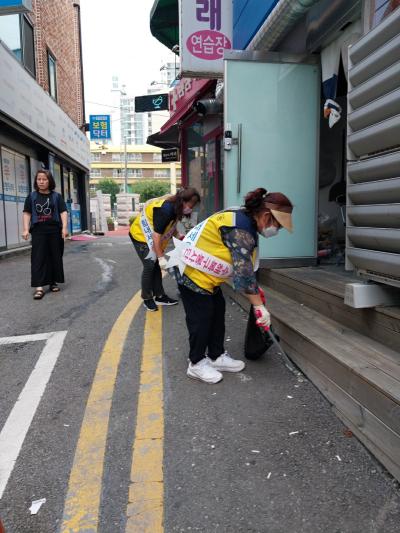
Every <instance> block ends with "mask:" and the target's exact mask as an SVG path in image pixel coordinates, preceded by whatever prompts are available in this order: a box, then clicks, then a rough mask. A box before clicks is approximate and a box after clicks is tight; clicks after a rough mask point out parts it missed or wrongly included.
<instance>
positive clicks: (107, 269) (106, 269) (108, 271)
mask: <svg viewBox="0 0 400 533" xmlns="http://www.w3.org/2000/svg"><path fill="white" fill-rule="evenodd" d="M94 260H95V261H96V262H97V263H99V265H100V266H101V268H102V269H103V273H102V275H101V280H102V282H103V283H104V284H107V283H110V281H111V280H112V273H113V267H112V266H111V265H109V264H108V263H107V262H106V261H104V259H100V257H95V258H94Z"/></svg>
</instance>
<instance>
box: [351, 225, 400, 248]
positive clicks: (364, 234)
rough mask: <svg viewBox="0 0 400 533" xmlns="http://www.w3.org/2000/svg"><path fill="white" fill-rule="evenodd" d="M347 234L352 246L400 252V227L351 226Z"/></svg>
mask: <svg viewBox="0 0 400 533" xmlns="http://www.w3.org/2000/svg"><path fill="white" fill-rule="evenodd" d="M347 235H348V238H349V244H350V245H351V246H352V247H355V248H364V249H367V250H380V251H382V252H393V253H396V254H400V229H387V228H356V227H350V228H349V229H348V231H347Z"/></svg>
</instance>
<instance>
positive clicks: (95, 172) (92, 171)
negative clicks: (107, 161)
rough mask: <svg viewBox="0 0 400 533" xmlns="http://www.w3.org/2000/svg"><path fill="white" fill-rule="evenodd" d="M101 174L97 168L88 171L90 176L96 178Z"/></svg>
mask: <svg viewBox="0 0 400 533" xmlns="http://www.w3.org/2000/svg"><path fill="white" fill-rule="evenodd" d="M99 176H101V170H100V169H99V168H92V169H91V171H90V177H91V178H98V177H99Z"/></svg>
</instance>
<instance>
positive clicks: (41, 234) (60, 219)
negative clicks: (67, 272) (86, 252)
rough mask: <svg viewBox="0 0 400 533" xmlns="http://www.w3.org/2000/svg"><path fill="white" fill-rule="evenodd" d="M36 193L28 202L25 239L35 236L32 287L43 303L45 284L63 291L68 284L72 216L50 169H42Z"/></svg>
mask: <svg viewBox="0 0 400 533" xmlns="http://www.w3.org/2000/svg"><path fill="white" fill-rule="evenodd" d="M33 187H34V189H35V190H34V191H32V192H31V193H30V194H29V196H28V197H27V198H26V200H25V205H24V214H23V228H24V230H23V233H22V237H23V238H24V239H25V240H26V241H27V240H28V239H29V233H31V235H32V251H31V286H32V287H35V292H34V295H33V298H34V299H35V300H41V299H42V298H43V296H44V289H43V287H44V286H45V285H49V286H50V291H51V292H59V290H60V288H59V286H58V285H57V283H64V268H63V261H62V256H63V252H64V239H65V238H66V237H67V236H68V214H67V207H66V205H65V202H64V200H63V198H62V196H61V194H59V193H58V192H55V190H54V189H55V188H56V184H55V181H54V178H53V176H52V174H51V172H50V171H49V170H38V171H37V172H36V176H35V181H34V184H33Z"/></svg>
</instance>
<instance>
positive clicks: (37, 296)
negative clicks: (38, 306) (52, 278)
mask: <svg viewBox="0 0 400 533" xmlns="http://www.w3.org/2000/svg"><path fill="white" fill-rule="evenodd" d="M43 296H44V290H43V289H37V290H36V291H35V292H34V294H33V299H34V300H41V299H42V298H43Z"/></svg>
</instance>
